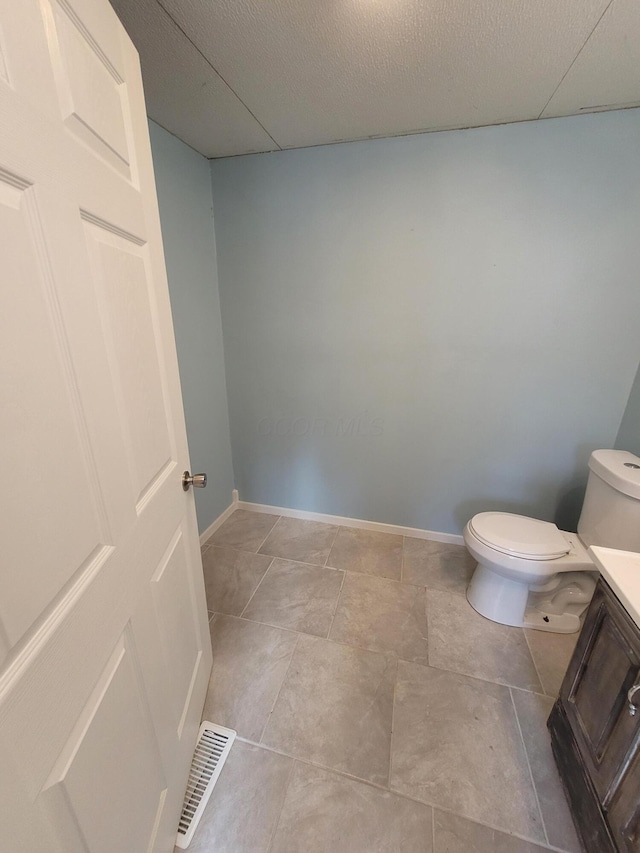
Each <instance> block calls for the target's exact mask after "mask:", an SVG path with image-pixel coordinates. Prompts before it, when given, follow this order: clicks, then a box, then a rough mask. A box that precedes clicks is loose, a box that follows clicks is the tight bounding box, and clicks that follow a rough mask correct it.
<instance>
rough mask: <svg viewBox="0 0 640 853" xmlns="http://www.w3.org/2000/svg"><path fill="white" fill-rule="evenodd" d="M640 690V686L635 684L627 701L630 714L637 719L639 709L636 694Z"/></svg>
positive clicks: (628, 694)
mask: <svg viewBox="0 0 640 853" xmlns="http://www.w3.org/2000/svg"><path fill="white" fill-rule="evenodd" d="M638 690H640V684H634V685H633V687H632V688H631V690H629V692H628V693H627V701H628V702H629V713H630V714H631V716H632V717H635V715H636V712H637V710H638V707H637V705H636V703H635V701H634V700H635V698H636V693H637V692H638Z"/></svg>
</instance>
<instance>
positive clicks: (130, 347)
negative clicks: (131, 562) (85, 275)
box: [85, 223, 176, 513]
mask: <svg viewBox="0 0 640 853" xmlns="http://www.w3.org/2000/svg"><path fill="white" fill-rule="evenodd" d="M85 230H86V234H87V245H88V250H89V253H90V256H91V260H92V270H93V275H94V286H95V288H96V291H97V293H98V302H99V305H100V309H101V311H100V313H101V317H102V323H103V331H104V337H105V341H106V347H107V352H108V357H109V363H110V366H111V371H112V375H113V385H114V388H115V391H116V398H117V402H118V411H119V415H120V420H121V425H122V430H123V432H124V434H125V436H126V439H127V440H126V453H127V461H128V465H129V474H130V478H131V487H132V495H133V497H134V500H133V503H134V504H135V509H136V512H137V513H139V512H140V511H141V509H142V507H143V505H144V502H145V498H146V497H147V496H148V493H149V491H150V490H151V489H153V488H154V487H157V486H158V485H159V484H160V481H161V480H163V479H166V478H167V477H168V476H169V475H170V474H171V473H172V472H173V471H174V470H175V467H176V463H175V450H174V449H173V445H174V442H173V441H172V440H171V436H170V435H169V424H170V419H169V417H168V413H167V412H166V411H165V399H164V395H163V389H162V378H161V371H160V363H159V358H160V352H159V351H158V348H157V346H156V336H155V332H154V328H153V314H152V309H151V303H150V300H149V287H148V285H149V279H150V274H149V263H148V257H147V247H146V245H140V244H139V243H140V241H138V240H137V238H134V237H127V238H125V237H123V236H121V235H119V234H115V233H113V230H107V228H106V227H99V226H98V225H96V224H95V223H85ZM136 244H137V245H136Z"/></svg>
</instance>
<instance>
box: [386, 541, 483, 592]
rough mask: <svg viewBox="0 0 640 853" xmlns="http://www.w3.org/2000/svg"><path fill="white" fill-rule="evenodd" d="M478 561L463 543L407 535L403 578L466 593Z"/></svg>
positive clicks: (411, 581)
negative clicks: (434, 540)
mask: <svg viewBox="0 0 640 853" xmlns="http://www.w3.org/2000/svg"><path fill="white" fill-rule="evenodd" d="M476 565H477V564H476V561H475V560H474V559H473V557H472V556H471V554H470V553H469V552H468V551H467V549H466V548H465V547H464V545H450V544H448V543H446V542H432V541H430V540H428V539H413V538H412V537H409V536H405V538H404V550H403V553H402V580H403V581H404V582H405V583H413V584H417V585H418V586H427V587H431V588H433V589H444V590H448V591H449V592H458V593H460V594H462V595H464V593H465V592H466V590H467V586H468V584H469V581H470V580H471V576H472V574H473V573H474V571H475V568H476Z"/></svg>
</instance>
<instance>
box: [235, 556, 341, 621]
mask: <svg viewBox="0 0 640 853" xmlns="http://www.w3.org/2000/svg"><path fill="white" fill-rule="evenodd" d="M268 559H270V558H268ZM343 579H344V572H343V571H340V570H339V569H326V568H324V567H323V566H310V565H307V564H306V563H293V562H291V561H289V560H280V559H277V558H276V559H274V561H273V563H272V564H271V567H270V568H269V571H268V572H267V574H266V575H265V577H264V580H263V581H262V583H261V584H260V586H259V588H258V590H257V592H256V594H255V595H254V596H253V598H252V599H251V601H250V602H249V605H248V607H247V608H246V610H245V611H244V613H243V614H242V615H243V617H244V618H245V619H254V620H255V621H256V622H266V623H267V624H268V625H276V626H278V627H280V628H290V629H291V630H294V631H303V632H304V633H306V634H315V635H316V636H317V637H326V636H327V634H328V632H329V628H330V626H331V620H332V619H333V613H334V611H335V609H336V603H337V601H338V596H339V594H340V587H341V586H342V581H343Z"/></svg>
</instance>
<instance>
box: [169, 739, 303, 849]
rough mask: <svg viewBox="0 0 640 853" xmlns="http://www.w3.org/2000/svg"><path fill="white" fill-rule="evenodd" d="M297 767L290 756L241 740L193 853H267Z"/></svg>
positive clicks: (205, 816) (193, 843)
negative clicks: (288, 785)
mask: <svg viewBox="0 0 640 853" xmlns="http://www.w3.org/2000/svg"><path fill="white" fill-rule="evenodd" d="M292 765H293V759H291V758H286V757H285V756H284V755H277V754H276V753H275V752H269V751H268V750H266V749H260V747H257V746H252V745H251V744H248V743H243V742H242V741H241V740H236V741H235V742H234V744H233V746H232V747H231V752H230V753H229V757H228V759H227V761H226V764H225V765H224V767H223V768H222V772H221V774H220V778H219V779H218V782H217V784H216V786H215V788H214V789H213V793H212V795H211V799H210V800H209V802H208V803H207V806H206V808H205V810H204V814H203V815H202V818H201V820H200V824H199V825H198V828H197V830H196V832H195V834H194V836H193V840H192V841H191V844H190V845H189V853H214V851H215V853H267V850H268V849H269V844H270V842H271V837H272V835H273V831H274V829H275V826H276V823H277V820H278V815H279V814H280V810H281V808H282V803H283V800H284V795H285V791H286V788H287V782H288V781H289V777H290V775H291V770H292ZM176 849H177V848H176Z"/></svg>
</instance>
